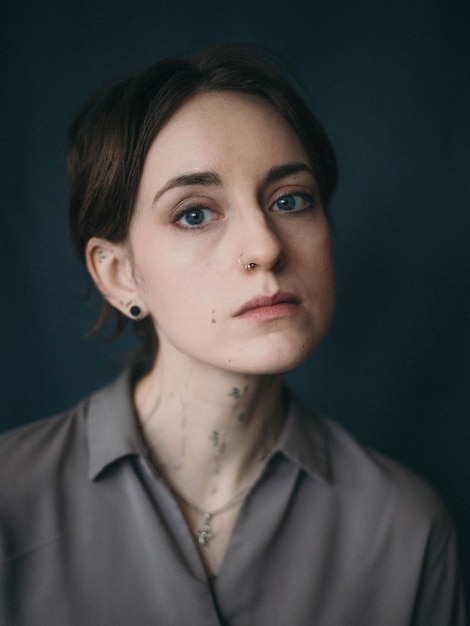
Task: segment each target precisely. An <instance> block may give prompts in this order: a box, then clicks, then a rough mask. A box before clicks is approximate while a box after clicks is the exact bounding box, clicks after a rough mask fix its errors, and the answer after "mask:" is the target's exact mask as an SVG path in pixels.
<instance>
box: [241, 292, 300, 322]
mask: <svg viewBox="0 0 470 626" xmlns="http://www.w3.org/2000/svg"><path fill="white" fill-rule="evenodd" d="M301 302H302V301H301V299H300V298H299V297H298V296H296V295H294V294H292V293H288V292H285V291H279V292H278V293H276V294H274V295H273V296H263V295H261V296H256V297H254V298H252V299H251V300H248V302H245V304H243V305H242V306H241V307H240V309H239V310H238V311H237V312H236V313H235V317H240V316H242V315H247V314H255V313H256V312H260V313H261V312H262V311H265V312H269V311H271V312H274V311H276V310H278V311H279V313H281V312H282V311H284V310H285V311H286V312H287V311H289V310H290V309H292V308H295V305H298V304H301ZM282 305H284V306H282Z"/></svg>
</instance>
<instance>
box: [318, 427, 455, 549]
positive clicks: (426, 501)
mask: <svg viewBox="0 0 470 626" xmlns="http://www.w3.org/2000/svg"><path fill="white" fill-rule="evenodd" d="M319 419H320V421H321V423H322V424H323V427H324V431H325V439H326V447H327V450H328V457H329V468H330V478H331V483H332V485H333V487H334V489H336V490H338V491H339V492H340V493H341V495H342V496H343V497H344V498H345V499H346V500H347V501H348V502H349V503H350V504H351V507H352V509H353V510H361V511H366V512H367V514H368V515H370V516H371V518H374V519H375V520H376V521H379V520H380V521H381V522H382V523H383V524H384V526H385V525H387V524H390V525H392V522H393V524H394V525H395V527H396V528H398V529H400V528H401V532H409V533H411V534H414V533H422V534H423V535H424V536H425V535H429V533H434V531H437V532H438V534H440V535H441V537H442V538H443V539H444V538H447V539H448V538H449V537H450V534H452V533H453V526H452V522H451V520H450V518H449V515H448V513H447V510H446V508H445V506H444V504H443V502H442V500H441V497H440V496H439V495H438V494H437V492H436V491H435V489H434V488H433V487H432V486H431V485H430V484H429V483H428V482H427V481H426V480H425V479H424V478H422V477H421V476H420V475H419V474H417V473H416V472H415V471H413V470H411V469H409V468H407V467H405V466H404V465H403V464H402V463H400V462H398V461H396V460H394V459H392V458H390V457H388V456H387V455H385V454H382V453H380V452H378V451H376V450H374V449H371V448H370V447H367V446H365V445H363V444H361V443H360V442H359V441H357V440H356V439H355V438H354V437H353V436H352V435H351V434H350V433H348V432H347V431H346V430H345V429H344V428H343V427H341V426H340V425H339V424H338V423H336V422H335V421H333V420H331V419H330V418H327V417H321V418H319ZM444 536H445V537H444Z"/></svg>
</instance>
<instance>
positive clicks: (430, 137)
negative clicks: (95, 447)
mask: <svg viewBox="0 0 470 626" xmlns="http://www.w3.org/2000/svg"><path fill="white" fill-rule="evenodd" d="M469 7H470V5H469V3H468V1H467V0H447V1H445V0H383V1H380V0H374V1H372V0H362V1H357V2H347V0H321V1H319V2H315V1H314V0H310V1H309V2H306V1H304V2H300V1H299V0H289V1H286V0H278V1H276V0H274V1H273V0H257V1H254V2H253V1H250V2H248V1H246V0H238V2H230V3H229V2H224V1H223V0H219V1H218V2H215V1H214V2H209V1H208V0H201V1H200V2H197V3H196V2H194V0H179V2H168V1H167V0H161V1H159V2H152V1H146V0H134V2H132V3H131V2H122V1H120V0H113V1H111V0H104V1H101V2H100V1H96V0H94V1H91V0H48V1H46V0H36V1H33V0H31V1H29V2H26V1H24V2H22V1H21V0H17V1H15V0H4V2H3V3H2V7H1V8H0V20H1V29H2V34H1V40H2V54H1V61H0V64H1V69H2V73H1V76H2V79H1V82H0V87H1V89H2V90H3V93H2V98H1V102H2V105H1V123H0V132H1V134H2V141H1V150H2V153H1V157H0V158H1V169H0V176H1V179H2V185H1V231H0V261H1V264H0V290H1V291H0V293H1V303H2V304H1V307H0V333H1V343H0V345H1V355H2V356H1V377H0V380H1V390H0V427H1V428H2V429H7V428H11V427H14V426H16V425H19V424H22V423H25V422H28V421H32V420H36V419H39V418H42V417H45V416H47V415H49V414H51V413H53V412H57V411H59V410H62V409H65V408H66V407H68V406H69V405H71V404H72V403H75V402H76V401H77V400H79V399H80V398H81V397H82V396H84V395H86V394H88V393H89V392H91V391H92V390H94V389H96V388H97V387H99V386H101V385H102V384H103V383H105V382H107V381H109V380H110V379H111V378H113V377H114V376H115V375H116V373H117V371H118V370H119V369H120V367H121V366H122V363H123V362H124V361H125V359H126V355H127V352H128V350H130V349H131V347H132V345H133V339H132V337H130V336H128V337H126V338H125V340H124V341H123V342H120V343H118V344H109V343H105V342H103V341H102V340H100V339H99V338H96V337H95V338H93V339H84V338H83V335H84V334H85V333H86V331H87V330H88V329H89V327H90V326H91V324H92V322H93V320H94V317H95V315H96V311H97V301H96V304H95V305H92V306H90V305H86V304H84V303H83V302H81V299H80V296H81V294H82V292H83V290H84V289H85V288H86V286H87V279H86V276H85V273H84V271H83V270H82V268H81V266H80V263H79V261H78V260H77V259H75V257H74V254H73V252H72V250H71V246H70V244H69V239H68V233H67V224H66V188H65V182H64V167H63V142H64V136H65V132H66V128H67V126H68V123H69V121H70V119H71V117H72V115H73V114H74V113H75V111H76V110H77V109H78V107H79V106H80V104H81V103H82V102H83V100H84V99H85V97H86V96H88V95H89V94H90V93H91V92H92V91H93V90H94V89H95V88H97V87H98V86H99V85H101V84H102V82H103V81H105V80H108V79H109V78H110V77H111V76H114V75H116V74H119V73H122V72H125V71H128V70H131V69H135V68H139V67H141V66H143V65H145V64H147V63H149V62H151V61H153V60H155V59H156V58H157V57H160V56H166V55H179V54H184V53H186V52H189V51H192V50H194V49H196V48H199V47H202V46H207V45H213V44H217V43H223V42H228V41H248V42H253V43H259V44H263V45H267V46H269V47H272V48H275V49H277V50H278V51H279V52H281V53H282V54H283V55H284V56H285V57H286V59H287V60H288V62H289V63H290V64H292V66H293V67H294V68H295V69H296V71H297V74H298V75H299V77H300V79H301V81H302V82H303V83H304V84H305V86H306V87H307V89H308V92H309V94H310V96H311V101H312V103H313V106H314V109H315V110H316V111H317V113H318V116H319V117H320V119H321V120H322V121H323V123H324V125H325V126H326V128H327V130H328V131H329V133H330V135H331V137H332V140H333V143H334V145H335V147H336V150H337V155H338V160H339V164H340V169H341V183H340V186H339V189H338V193H337V195H336V198H335V201H334V205H333V211H332V212H333V218H334V222H335V225H336V231H337V234H336V258H337V274H338V310H337V315H336V319H335V323H334V325H333V328H332V330H331V333H330V335H329V337H328V339H327V341H326V342H325V344H324V345H323V346H322V348H321V349H320V350H319V351H318V353H317V354H316V355H315V356H314V357H313V358H312V360H311V361H310V362H309V363H308V364H306V365H305V366H303V367H302V368H300V369H299V370H298V371H296V372H294V373H292V374H290V375H289V380H290V381H291V383H292V385H293V386H294V387H295V388H296V389H297V390H298V392H299V393H300V395H301V396H302V397H303V398H304V399H305V400H306V401H307V402H308V403H309V404H310V405H314V406H316V407H317V408H319V409H320V410H322V411H324V412H326V413H328V414H330V415H332V416H333V417H335V418H336V419H337V420H338V421H339V422H341V423H342V424H343V425H345V426H346V427H347V428H348V429H349V430H350V431H352V432H353V433H354V434H355V435H356V436H357V437H358V438H360V439H361V440H363V441H364V442H365V443H367V444H370V445H373V446H374V447H376V448H378V449H380V450H382V451H383V452H385V453H387V454H390V455H392V456H394V457H396V458H398V459H400V460H401V461H402V462H404V463H406V464H407V465H409V466H410V467H412V468H413V469H415V470H416V471H418V472H419V473H421V474H422V475H424V476H425V477H426V478H427V479H428V480H429V481H430V482H432V483H433V484H434V485H435V487H436V488H437V489H438V490H439V491H440V492H441V494H442V496H443V498H444V500H445V502H446V503H447V505H448V507H449V509H450V510H451V512H452V514H453V516H454V518H455V521H456V524H457V526H458V530H459V533H460V539H461V543H462V555H463V561H464V563H465V564H466V567H467V570H468V566H469V562H470V427H469V423H470V409H469V407H470V393H469V389H470V383H469V380H470V324H469V308H470V307H469V301H470V278H469V277H470V245H469V239H470V217H469V216H470V184H469V181H470V157H469V154H470V136H469V135H470V88H469V86H470V85H469V80H470V55H469V51H470V47H469V42H470V8H469ZM25 471H34V460H33V459H32V460H31V467H30V468H25Z"/></svg>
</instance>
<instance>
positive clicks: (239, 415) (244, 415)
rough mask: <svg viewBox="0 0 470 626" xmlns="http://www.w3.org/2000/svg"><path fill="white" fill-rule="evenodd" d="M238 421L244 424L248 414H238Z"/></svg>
mask: <svg viewBox="0 0 470 626" xmlns="http://www.w3.org/2000/svg"><path fill="white" fill-rule="evenodd" d="M237 419H238V421H239V422H244V421H245V420H246V413H245V412H244V411H242V412H241V413H239V414H238V416H237Z"/></svg>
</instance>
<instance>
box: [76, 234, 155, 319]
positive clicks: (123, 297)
mask: <svg viewBox="0 0 470 626" xmlns="http://www.w3.org/2000/svg"><path fill="white" fill-rule="evenodd" d="M86 265H87V268H88V271H89V273H90V276H91V277H92V279H93V282H94V283H95V285H96V287H97V288H98V290H99V291H100V292H101V293H102V294H103V296H104V297H105V298H106V300H107V301H108V302H109V303H110V304H111V305H112V306H113V307H115V308H116V309H118V310H119V311H121V313H124V315H126V316H127V317H133V316H132V315H131V314H130V312H129V309H130V307H131V306H132V305H137V306H139V307H140V308H141V310H143V306H142V303H141V302H140V300H139V298H138V294H137V287H136V283H135V280H134V274H133V271H132V261H131V258H130V254H129V251H128V249H127V247H126V245H125V244H123V243H112V242H111V241H108V240H107V239H101V238H100V237H92V238H91V239H90V240H89V242H88V244H87V247H86ZM144 315H145V312H142V314H141V315H140V317H143V316H144ZM134 319H135V317H134Z"/></svg>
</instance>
